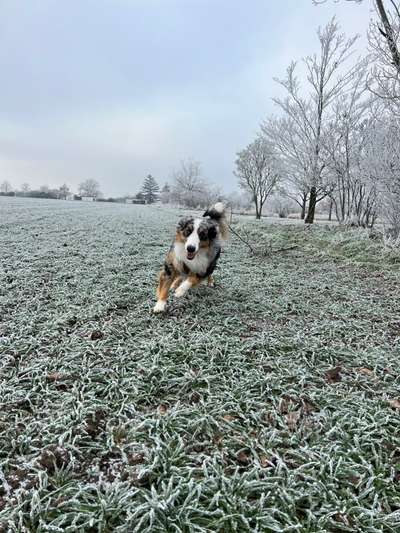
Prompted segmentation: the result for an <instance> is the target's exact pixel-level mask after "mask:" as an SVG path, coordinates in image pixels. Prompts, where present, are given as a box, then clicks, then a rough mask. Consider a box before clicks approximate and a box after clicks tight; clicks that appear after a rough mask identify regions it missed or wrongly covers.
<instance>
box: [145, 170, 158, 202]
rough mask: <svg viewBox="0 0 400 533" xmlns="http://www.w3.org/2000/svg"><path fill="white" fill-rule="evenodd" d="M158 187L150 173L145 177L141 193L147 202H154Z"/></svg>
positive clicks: (156, 198) (156, 197)
mask: <svg viewBox="0 0 400 533" xmlns="http://www.w3.org/2000/svg"><path fill="white" fill-rule="evenodd" d="M159 192H160V187H159V185H158V183H157V181H156V180H155V178H153V176H152V175H151V174H149V175H148V176H146V177H145V179H144V182H143V186H142V195H143V198H144V199H145V200H146V203H148V204H154V202H156V201H157V200H158V193H159Z"/></svg>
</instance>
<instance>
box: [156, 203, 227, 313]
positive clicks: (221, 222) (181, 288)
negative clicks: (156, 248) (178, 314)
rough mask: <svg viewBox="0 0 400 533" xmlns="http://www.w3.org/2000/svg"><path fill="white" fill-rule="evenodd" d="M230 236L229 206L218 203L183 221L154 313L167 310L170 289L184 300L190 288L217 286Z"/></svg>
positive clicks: (163, 273) (160, 283)
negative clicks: (205, 283) (218, 270)
mask: <svg viewBox="0 0 400 533" xmlns="http://www.w3.org/2000/svg"><path fill="white" fill-rule="evenodd" d="M227 237H228V224H227V221H226V212H225V206H224V204H223V203H222V202H218V203H216V204H215V205H213V206H212V207H210V208H209V209H207V211H206V212H205V213H204V214H203V216H202V217H199V218H195V217H191V216H187V217H184V218H181V219H180V220H179V222H178V226H177V228H176V235H175V240H174V242H173V244H172V246H171V248H170V250H169V252H168V254H167V257H166V259H165V262H164V267H163V269H162V270H161V272H160V274H159V277H158V287H157V303H156V305H155V307H154V309H153V311H154V313H162V312H164V311H165V309H166V306H167V300H168V293H169V290H170V289H175V298H181V297H182V296H184V295H185V294H186V293H187V291H188V290H189V289H191V288H192V287H196V286H197V285H199V284H200V283H201V282H202V281H205V280H207V281H208V285H209V286H213V277H212V273H213V272H214V269H215V267H216V265H217V262H218V259H219V256H220V254H221V248H222V242H223V241H224V240H226V239H227Z"/></svg>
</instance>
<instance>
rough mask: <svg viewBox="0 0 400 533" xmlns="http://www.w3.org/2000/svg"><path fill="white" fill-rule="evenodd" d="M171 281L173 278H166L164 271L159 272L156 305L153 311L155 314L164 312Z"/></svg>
mask: <svg viewBox="0 0 400 533" xmlns="http://www.w3.org/2000/svg"><path fill="white" fill-rule="evenodd" d="M172 281H173V278H172V276H171V275H170V276H168V274H166V272H165V271H164V270H162V271H161V272H160V274H159V277H158V287H157V303H156V305H155V306H154V309H153V311H154V312H155V313H162V312H163V311H164V310H165V307H166V305H167V300H168V292H169V289H170V287H171V284H172Z"/></svg>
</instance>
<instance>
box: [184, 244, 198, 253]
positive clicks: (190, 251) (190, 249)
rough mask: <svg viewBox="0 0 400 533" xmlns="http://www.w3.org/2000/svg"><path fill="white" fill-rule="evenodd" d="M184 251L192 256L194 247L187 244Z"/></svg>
mask: <svg viewBox="0 0 400 533" xmlns="http://www.w3.org/2000/svg"><path fill="white" fill-rule="evenodd" d="M186 250H187V251H188V252H189V253H190V254H192V253H193V252H195V251H196V246H193V244H189V245H188V246H187V247H186Z"/></svg>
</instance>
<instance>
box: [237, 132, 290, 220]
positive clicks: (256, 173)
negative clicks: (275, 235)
mask: <svg viewBox="0 0 400 533" xmlns="http://www.w3.org/2000/svg"><path fill="white" fill-rule="evenodd" d="M235 163H236V172H235V175H236V176H237V177H238V180H239V186H240V188H241V189H243V190H245V191H248V192H249V193H251V195H252V198H253V202H254V205H255V208H256V218H257V219H260V218H261V216H262V210H263V206H264V204H265V201H266V200H267V198H268V196H269V195H270V194H271V193H272V191H273V190H274V188H275V187H276V185H277V184H278V182H279V179H280V177H281V174H280V170H279V165H278V159H277V157H276V156H275V154H274V152H273V149H272V146H271V144H270V143H269V142H268V141H267V140H266V139H265V138H263V137H261V136H260V137H258V138H257V139H256V140H255V141H253V142H252V143H251V144H249V145H248V146H247V147H246V148H245V149H244V150H242V151H241V152H238V154H237V159H236V162H235Z"/></svg>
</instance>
